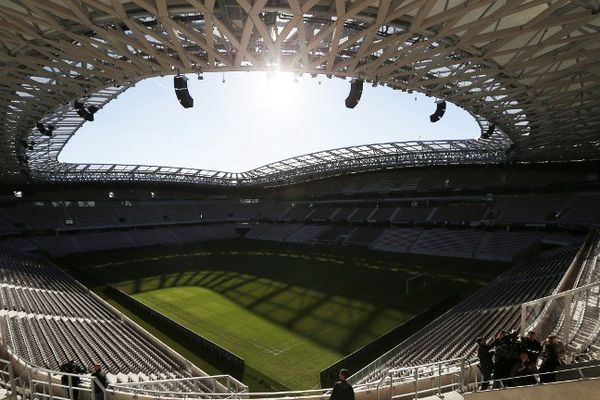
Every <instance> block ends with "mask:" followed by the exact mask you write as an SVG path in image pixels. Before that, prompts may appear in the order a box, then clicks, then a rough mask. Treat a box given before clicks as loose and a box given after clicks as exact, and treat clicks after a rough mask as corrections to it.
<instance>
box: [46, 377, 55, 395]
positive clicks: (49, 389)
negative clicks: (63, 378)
mask: <svg viewBox="0 0 600 400" xmlns="http://www.w3.org/2000/svg"><path fill="white" fill-rule="evenodd" d="M47 379H48V396H49V398H50V400H53V399H54V395H53V394H52V375H50V371H48V373H47Z"/></svg>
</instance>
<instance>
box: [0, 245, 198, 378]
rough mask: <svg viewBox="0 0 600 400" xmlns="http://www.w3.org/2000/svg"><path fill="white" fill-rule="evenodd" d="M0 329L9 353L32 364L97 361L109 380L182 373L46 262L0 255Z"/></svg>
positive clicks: (179, 365) (52, 365)
mask: <svg viewBox="0 0 600 400" xmlns="http://www.w3.org/2000/svg"><path fill="white" fill-rule="evenodd" d="M0 272H1V279H2V280H1V281H0V305H1V308H0V315H1V316H2V318H1V319H0V329H1V332H2V335H3V338H4V340H5V345H6V346H8V348H9V349H10V351H11V352H12V354H13V355H14V356H16V357H18V358H19V359H21V360H24V361H26V362H28V363H30V364H31V365H33V366H39V367H46V368H51V369H58V367H59V366H60V365H61V364H62V363H64V362H66V361H67V360H75V361H76V362H77V363H78V364H79V365H81V366H84V367H86V368H87V367H88V366H90V365H92V364H93V363H94V362H100V363H101V364H102V365H103V368H104V369H105V371H107V372H108V374H109V377H110V381H112V382H117V381H120V382H123V381H124V382H127V381H129V380H130V378H129V377H128V376H127V375H128V374H133V375H135V376H137V377H138V378H139V377H140V376H141V375H143V377H144V378H148V377H155V379H156V378H168V377H173V378H174V377H187V376H190V373H189V372H187V369H186V367H185V366H184V365H183V364H182V361H181V360H176V359H173V358H172V357H171V356H170V355H169V354H167V353H165V352H164V351H163V350H162V349H161V348H160V347H157V346H156V345H155V344H154V343H153V342H152V340H151V339H150V338H149V337H147V336H146V335H145V334H144V333H143V332H142V331H141V330H138V329H136V328H134V327H133V326H131V325H130V324H129V323H128V322H126V321H124V320H123V319H122V318H121V316H120V315H118V314H117V313H116V312H115V311H113V310H112V309H109V308H107V307H106V306H105V305H104V304H103V303H102V302H100V301H99V300H98V299H97V298H96V297H94V296H92V295H91V294H90V292H89V291H88V290H87V289H85V288H84V287H82V286H81V285H79V284H78V283H77V282H75V281H74V280H73V279H72V278H70V277H69V276H68V275H66V274H64V273H63V272H62V271H60V270H58V269H57V268H55V267H54V266H53V265H52V264H50V263H48V262H45V261H43V260H41V259H38V258H34V257H31V256H23V255H17V254H11V253H0Z"/></svg>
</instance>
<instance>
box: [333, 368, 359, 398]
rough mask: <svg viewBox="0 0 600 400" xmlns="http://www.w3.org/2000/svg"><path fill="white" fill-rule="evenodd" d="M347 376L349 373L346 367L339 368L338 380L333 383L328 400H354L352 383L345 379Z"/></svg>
mask: <svg viewBox="0 0 600 400" xmlns="http://www.w3.org/2000/svg"><path fill="white" fill-rule="evenodd" d="M349 376H350V373H349V372H348V370H347V369H346V368H343V369H341V370H340V373H339V378H340V380H339V381H337V382H336V383H335V385H333V390H332V391H331V396H330V397H329V400H354V389H353V388H352V385H350V384H349V383H348V381H346V379H348V377H349Z"/></svg>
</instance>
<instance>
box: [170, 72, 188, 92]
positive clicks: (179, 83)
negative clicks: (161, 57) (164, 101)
mask: <svg viewBox="0 0 600 400" xmlns="http://www.w3.org/2000/svg"><path fill="white" fill-rule="evenodd" d="M173 86H175V90H178V89H187V78H186V77H185V76H183V75H176V76H174V77H173Z"/></svg>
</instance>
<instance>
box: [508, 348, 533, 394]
mask: <svg viewBox="0 0 600 400" xmlns="http://www.w3.org/2000/svg"><path fill="white" fill-rule="evenodd" d="M536 370H537V369H536V367H535V364H534V363H533V362H532V361H531V359H529V354H528V353H527V351H521V353H520V354H519V361H518V362H516V363H515V365H514V366H513V368H512V371H511V374H510V375H511V376H512V377H513V379H512V385H513V386H527V385H535V384H536V383H537V381H536V380H535V376H533V374H535V373H536Z"/></svg>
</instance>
